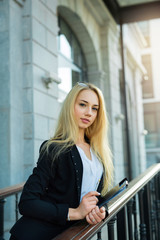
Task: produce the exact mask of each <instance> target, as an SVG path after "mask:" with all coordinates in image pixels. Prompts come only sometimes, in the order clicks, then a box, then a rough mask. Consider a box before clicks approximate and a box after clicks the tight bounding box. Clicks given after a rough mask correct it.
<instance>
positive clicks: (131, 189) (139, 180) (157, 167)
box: [107, 163, 160, 214]
mask: <svg viewBox="0 0 160 240" xmlns="http://www.w3.org/2000/svg"><path fill="white" fill-rule="evenodd" d="M158 172H160V163H157V164H154V165H152V166H151V167H149V168H148V169H147V170H146V171H145V172H143V173H142V174H140V175H139V176H138V177H136V178H135V179H133V180H132V181H131V182H130V183H129V185H128V188H127V189H125V190H124V191H123V192H122V193H120V194H119V195H118V196H116V197H115V198H114V199H112V200H111V201H110V202H109V203H108V210H107V212H108V214H111V213H112V212H113V213H114V214H115V213H117V210H119V208H120V207H121V208H122V207H123V206H124V205H125V204H126V203H127V202H128V201H129V200H130V199H131V198H133V196H134V195H135V194H136V193H137V192H139V190H140V189H142V188H143V187H144V186H145V185H146V184H147V183H148V182H149V181H150V180H151V179H152V178H153V177H154V176H155V175H156V174H157V173H158Z"/></svg>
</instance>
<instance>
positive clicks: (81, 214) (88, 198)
mask: <svg viewBox="0 0 160 240" xmlns="http://www.w3.org/2000/svg"><path fill="white" fill-rule="evenodd" d="M99 195H100V193H98V192H96V191H92V192H89V193H87V194H86V195H85V196H84V197H83V198H82V201H81V203H80V205H79V206H78V208H76V209H73V208H69V218H70V220H79V219H83V218H85V217H86V215H87V214H89V213H90V212H91V211H92V209H94V208H95V207H96V204H97V202H98V198H97V197H96V196H99Z"/></svg>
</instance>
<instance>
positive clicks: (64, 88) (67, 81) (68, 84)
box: [58, 67, 72, 102]
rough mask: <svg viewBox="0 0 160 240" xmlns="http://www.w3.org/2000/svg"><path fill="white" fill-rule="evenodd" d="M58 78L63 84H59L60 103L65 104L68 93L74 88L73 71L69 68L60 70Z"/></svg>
mask: <svg viewBox="0 0 160 240" xmlns="http://www.w3.org/2000/svg"><path fill="white" fill-rule="evenodd" d="M58 76H59V77H60V79H61V83H60V84H59V101H60V102H63V100H64V99H65V97H66V95H67V93H68V92H69V91H70V90H71V88H72V74H71V69H70V68H67V67H62V68H58Z"/></svg>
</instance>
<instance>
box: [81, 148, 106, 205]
mask: <svg viewBox="0 0 160 240" xmlns="http://www.w3.org/2000/svg"><path fill="white" fill-rule="evenodd" d="M77 149H78V151H79V154H80V156H81V159H82V163H83V176H82V188H81V198H80V201H81V200H82V197H83V196H84V195H85V194H87V193H88V192H90V191H96V190H97V187H98V185H99V182H100V179H101V177H102V173H103V166H102V163H101V162H100V161H99V160H98V158H97V157H96V155H95V153H94V152H93V150H92V149H91V148H90V153H91V160H90V159H89V158H87V156H86V154H85V152H84V151H83V149H82V148H80V147H79V146H77Z"/></svg>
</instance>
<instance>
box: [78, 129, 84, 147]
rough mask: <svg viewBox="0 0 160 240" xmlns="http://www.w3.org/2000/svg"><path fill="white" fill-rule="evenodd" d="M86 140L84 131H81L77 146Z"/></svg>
mask: <svg viewBox="0 0 160 240" xmlns="http://www.w3.org/2000/svg"><path fill="white" fill-rule="evenodd" d="M85 142H86V141H85V138H84V129H79V135H78V139H77V144H78V143H85Z"/></svg>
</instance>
